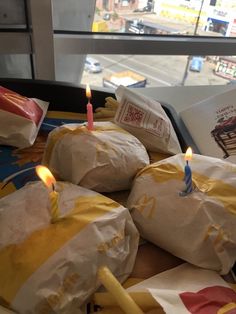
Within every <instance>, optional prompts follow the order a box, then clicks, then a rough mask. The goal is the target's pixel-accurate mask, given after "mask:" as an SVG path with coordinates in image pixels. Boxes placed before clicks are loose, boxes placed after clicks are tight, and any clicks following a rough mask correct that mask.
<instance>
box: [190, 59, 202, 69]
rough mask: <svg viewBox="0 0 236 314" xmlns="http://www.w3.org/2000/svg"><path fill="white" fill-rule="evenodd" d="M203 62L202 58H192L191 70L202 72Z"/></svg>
mask: <svg viewBox="0 0 236 314" xmlns="http://www.w3.org/2000/svg"><path fill="white" fill-rule="evenodd" d="M203 60H204V59H203V57H201V56H195V57H192V60H191V62H190V66H189V70H190V71H193V72H201V70H202V67H203Z"/></svg>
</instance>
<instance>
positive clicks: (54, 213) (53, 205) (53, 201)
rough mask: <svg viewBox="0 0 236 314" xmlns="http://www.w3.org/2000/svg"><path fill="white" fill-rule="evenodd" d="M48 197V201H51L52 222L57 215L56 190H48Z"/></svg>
mask: <svg viewBox="0 0 236 314" xmlns="http://www.w3.org/2000/svg"><path fill="white" fill-rule="evenodd" d="M49 197H50V203H51V216H52V222H54V221H55V220H57V219H58V217H59V208H58V193H57V192H56V191H52V192H50V194H49Z"/></svg>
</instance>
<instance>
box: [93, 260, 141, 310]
mask: <svg viewBox="0 0 236 314" xmlns="http://www.w3.org/2000/svg"><path fill="white" fill-rule="evenodd" d="M98 279H99V280H100V281H101V283H102V284H103V285H104V287H105V288H106V289H107V290H108V291H109V292H110V293H111V294H112V296H113V297H114V298H115V300H116V302H117V304H118V305H119V306H120V307H121V309H122V310H123V311H124V312H125V313H126V314H131V313H132V314H143V311H142V310H141V309H140V307H139V306H138V305H137V304H136V303H135V302H134V300H133V299H132V298H131V297H130V295H129V294H128V292H127V291H126V290H125V289H124V288H123V287H122V286H121V284H120V283H119V281H118V280H117V279H116V278H115V277H114V276H113V274H112V273H111V271H110V270H109V269H108V268H107V267H106V266H103V267H100V268H99V270H98Z"/></svg>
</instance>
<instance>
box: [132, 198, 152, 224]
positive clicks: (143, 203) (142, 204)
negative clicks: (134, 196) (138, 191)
mask: <svg viewBox="0 0 236 314" xmlns="http://www.w3.org/2000/svg"><path fill="white" fill-rule="evenodd" d="M156 204H157V201H156V199H155V197H154V196H147V195H146V194H144V195H142V196H141V197H140V198H139V199H138V200H137V204H136V206H135V208H136V209H137V210H139V211H140V213H142V215H143V216H146V217H147V218H148V219H152V218H153V215H154V212H155V209H156Z"/></svg>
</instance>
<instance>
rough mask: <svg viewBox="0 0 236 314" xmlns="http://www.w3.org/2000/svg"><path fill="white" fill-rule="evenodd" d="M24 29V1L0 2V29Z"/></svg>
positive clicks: (10, 0) (0, 0)
mask: <svg viewBox="0 0 236 314" xmlns="http://www.w3.org/2000/svg"><path fill="white" fill-rule="evenodd" d="M25 27H26V16H25V5H24V0H7V1H6V0H0V29H1V28H25Z"/></svg>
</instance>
